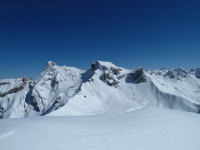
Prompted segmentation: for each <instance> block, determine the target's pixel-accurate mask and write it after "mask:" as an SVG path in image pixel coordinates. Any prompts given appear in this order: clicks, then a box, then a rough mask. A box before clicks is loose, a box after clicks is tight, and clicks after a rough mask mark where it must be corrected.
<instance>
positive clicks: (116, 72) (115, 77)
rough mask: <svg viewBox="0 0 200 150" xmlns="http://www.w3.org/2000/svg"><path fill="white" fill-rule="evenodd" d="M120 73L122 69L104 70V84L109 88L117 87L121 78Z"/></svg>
mask: <svg viewBox="0 0 200 150" xmlns="http://www.w3.org/2000/svg"><path fill="white" fill-rule="evenodd" d="M120 71H122V69H120V68H113V67H111V68H110V69H108V70H106V71H105V72H104V82H105V83H106V84H107V85H109V86H115V87H117V85H118V84H119V83H120V79H121V78H122V76H123V75H120Z"/></svg>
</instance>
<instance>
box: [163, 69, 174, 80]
mask: <svg viewBox="0 0 200 150" xmlns="http://www.w3.org/2000/svg"><path fill="white" fill-rule="evenodd" d="M165 77H169V78H170V79H173V78H175V77H176V75H175V73H174V72H173V71H171V70H169V71H168V72H167V73H166V74H165Z"/></svg>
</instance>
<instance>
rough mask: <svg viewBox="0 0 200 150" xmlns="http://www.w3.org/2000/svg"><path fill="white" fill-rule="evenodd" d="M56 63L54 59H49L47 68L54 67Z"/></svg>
mask: <svg viewBox="0 0 200 150" xmlns="http://www.w3.org/2000/svg"><path fill="white" fill-rule="evenodd" d="M55 65H56V63H55V62H53V61H48V62H47V63H46V68H45V70H47V69H49V68H51V67H53V66H55Z"/></svg>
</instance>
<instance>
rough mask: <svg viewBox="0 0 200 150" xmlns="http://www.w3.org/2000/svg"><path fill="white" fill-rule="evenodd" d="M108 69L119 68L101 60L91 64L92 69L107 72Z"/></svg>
mask: <svg viewBox="0 0 200 150" xmlns="http://www.w3.org/2000/svg"><path fill="white" fill-rule="evenodd" d="M108 68H118V67H117V66H116V65H114V64H113V63H111V62H106V61H99V60H98V61H96V62H93V63H92V64H91V69H100V70H106V69H108Z"/></svg>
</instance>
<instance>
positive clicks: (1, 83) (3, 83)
mask: <svg viewBox="0 0 200 150" xmlns="http://www.w3.org/2000/svg"><path fill="white" fill-rule="evenodd" d="M6 84H10V82H0V85H6Z"/></svg>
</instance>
